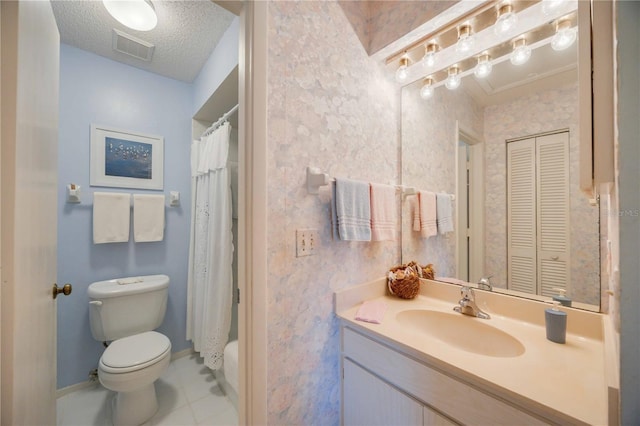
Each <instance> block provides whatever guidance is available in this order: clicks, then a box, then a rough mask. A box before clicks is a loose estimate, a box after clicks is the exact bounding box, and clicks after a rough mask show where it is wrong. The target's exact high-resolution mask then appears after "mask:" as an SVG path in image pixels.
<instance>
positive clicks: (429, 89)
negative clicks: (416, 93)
mask: <svg viewBox="0 0 640 426" xmlns="http://www.w3.org/2000/svg"><path fill="white" fill-rule="evenodd" d="M431 96H433V79H432V78H431V77H427V78H425V79H424V82H423V84H422V88H421V89H420V97H421V98H422V99H429V98H430V97H431Z"/></svg>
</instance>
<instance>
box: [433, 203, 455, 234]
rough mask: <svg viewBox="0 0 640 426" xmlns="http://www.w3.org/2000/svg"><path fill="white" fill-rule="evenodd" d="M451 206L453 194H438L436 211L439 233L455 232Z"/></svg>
mask: <svg viewBox="0 0 640 426" xmlns="http://www.w3.org/2000/svg"><path fill="white" fill-rule="evenodd" d="M452 210H453V209H452V207H451V195H449V194H436V211H437V213H436V214H437V223H438V233H439V234H446V233H447V232H453V213H452Z"/></svg>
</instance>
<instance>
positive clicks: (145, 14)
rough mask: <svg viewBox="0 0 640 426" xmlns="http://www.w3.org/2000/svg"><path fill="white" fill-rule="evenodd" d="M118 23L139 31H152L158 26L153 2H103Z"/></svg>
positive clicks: (104, 0) (114, 0)
mask: <svg viewBox="0 0 640 426" xmlns="http://www.w3.org/2000/svg"><path fill="white" fill-rule="evenodd" d="M102 3H103V4H104V7H105V8H106V9H107V11H108V12H109V14H110V15H111V16H113V17H114V18H115V20H116V21H118V22H120V23H121V24H122V25H124V26H126V27H129V28H131V29H134V30H138V31H150V30H152V29H154V28H155V27H156V25H157V24H158V16H157V15H156V10H155V8H154V7H153V4H152V3H151V0H102Z"/></svg>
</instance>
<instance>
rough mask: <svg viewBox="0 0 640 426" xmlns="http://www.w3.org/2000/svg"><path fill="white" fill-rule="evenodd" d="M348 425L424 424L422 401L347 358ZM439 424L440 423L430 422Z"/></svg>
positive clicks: (345, 412)
mask: <svg viewBox="0 0 640 426" xmlns="http://www.w3.org/2000/svg"><path fill="white" fill-rule="evenodd" d="M343 374H344V378H343V384H342V391H343V398H342V423H343V424H344V425H345V426H352V425H353V426H355V425H363V426H364V425H366V426H376V425H379V426H391V425H407V426H410V425H422V414H423V413H422V409H423V406H422V404H420V403H418V402H417V401H415V400H414V399H412V398H410V397H408V396H407V395H405V394H403V393H402V392H400V391H399V390H397V389H396V388H394V387H392V386H390V385H389V384H387V383H385V382H383V381H382V380H380V379H379V378H377V377H376V376H374V375H373V374H371V373H369V372H368V371H366V370H364V369H363V368H361V367H360V366H358V365H357V364H354V363H353V362H351V361H349V360H348V359H346V358H343ZM430 424H434V425H435V424H437V423H430Z"/></svg>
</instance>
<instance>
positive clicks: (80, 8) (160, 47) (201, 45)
mask: <svg viewBox="0 0 640 426" xmlns="http://www.w3.org/2000/svg"><path fill="white" fill-rule="evenodd" d="M51 4H52V6H53V13H54V15H55V17H56V22H57V23H58V29H59V30H60V41H61V42H62V43H65V44H68V45H71V46H75V47H78V48H80V49H83V50H86V51H89V52H93V53H96V54H98V55H100V56H104V57H105V58H109V59H112V60H114V61H118V62H122V63H125V64H128V65H131V66H134V67H136V68H140V69H143V70H146V71H150V72H153V73H156V74H160V75H163V76H165V77H170V78H174V79H176V80H181V81H185V82H187V83H191V82H193V80H194V79H195V78H196V77H197V76H198V73H199V72H200V69H201V68H202V66H203V65H204V63H205V62H206V60H207V59H208V58H209V56H210V55H211V52H212V51H213V49H214V48H215V46H216V45H217V44H218V41H220V38H221V37H222V35H223V34H224V32H225V31H226V30H227V28H228V27H229V25H230V24H231V21H232V20H233V18H234V17H235V15H233V14H232V13H231V12H228V11H227V10H225V9H223V8H221V7H220V6H217V5H216V4H214V3H212V2H211V1H209V0H196V1H161V0H155V1H153V5H154V7H155V9H156V13H157V15H158V25H157V26H156V28H154V29H153V30H151V31H136V30H132V29H130V28H127V27H125V26H124V25H122V24H120V23H119V22H118V21H116V20H115V19H114V18H112V17H111V15H109V13H108V12H107V10H106V9H105V7H104V6H103V4H102V2H101V1H95V0H93V1H89V0H85V1H68V0H67V1H52V2H51ZM114 28H115V29H118V30H120V31H123V32H125V33H127V34H129V35H132V36H134V37H136V38H138V39H141V40H144V41H146V42H149V43H151V44H153V45H155V51H154V54H153V58H152V60H151V62H145V61H141V60H138V59H135V58H132V57H130V56H128V55H126V54H124V53H120V52H116V51H114V50H113V49H112V37H113V29H114Z"/></svg>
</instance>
